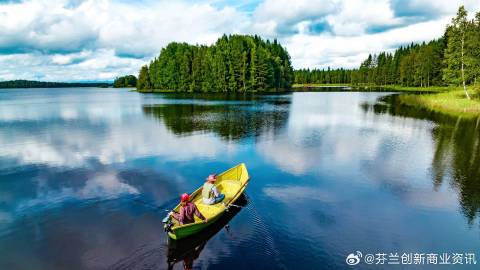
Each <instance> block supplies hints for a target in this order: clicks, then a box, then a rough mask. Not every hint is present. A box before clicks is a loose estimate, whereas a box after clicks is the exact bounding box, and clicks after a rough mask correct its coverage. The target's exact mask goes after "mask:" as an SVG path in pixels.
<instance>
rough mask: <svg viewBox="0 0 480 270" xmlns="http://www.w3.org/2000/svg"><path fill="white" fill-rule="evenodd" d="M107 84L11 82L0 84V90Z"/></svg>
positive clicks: (100, 85) (103, 84)
mask: <svg viewBox="0 0 480 270" xmlns="http://www.w3.org/2000/svg"><path fill="white" fill-rule="evenodd" d="M109 86H110V84H109V83H104V82H92V83H87V82H85V83H83V82H82V83H66V82H41V81H28V80H12V81H3V82H0V88H63V87H109Z"/></svg>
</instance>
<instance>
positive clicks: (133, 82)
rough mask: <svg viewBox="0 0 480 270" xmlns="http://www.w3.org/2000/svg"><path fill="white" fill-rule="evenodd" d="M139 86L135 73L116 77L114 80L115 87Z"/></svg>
mask: <svg viewBox="0 0 480 270" xmlns="http://www.w3.org/2000/svg"><path fill="white" fill-rule="evenodd" d="M135 86H137V77H135V76H134V75H126V76H122V77H118V78H115V80H114V81H113V87H115V88H120V87H135Z"/></svg>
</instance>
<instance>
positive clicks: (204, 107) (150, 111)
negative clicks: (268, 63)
mask: <svg viewBox="0 0 480 270" xmlns="http://www.w3.org/2000/svg"><path fill="white" fill-rule="evenodd" d="M222 97H223V100H225V97H224V96H220V97H218V98H219V99H222ZM208 98H209V100H212V97H211V96H209V97H208ZM252 98H254V97H249V98H246V97H245V96H243V98H242V99H238V98H235V99H232V98H229V99H228V101H231V103H228V102H227V103H225V101H223V102H222V104H216V103H209V104H198V103H187V104H182V103H174V104H162V105H145V106H143V112H144V113H145V114H146V115H149V116H153V117H155V118H158V119H160V120H161V121H162V122H163V123H164V124H165V126H166V127H167V128H168V129H170V130H171V131H172V132H173V133H174V134H176V135H189V134H192V133H194V132H197V131H204V132H214V133H216V134H217V135H219V136H220V137H221V138H223V139H225V140H240V139H244V138H246V137H250V136H253V137H257V136H259V135H261V134H263V133H265V132H267V131H269V132H270V131H271V132H273V133H274V134H276V133H277V132H278V131H279V130H280V129H281V128H282V127H284V126H285V123H286V122H287V119H288V111H289V106H290V98H289V97H285V99H282V98H278V97H277V98H275V99H273V98H268V96H267V97H266V98H265V99H264V100H262V102H258V101H256V102H249V100H251V99H252ZM180 99H181V97H180ZM255 99H258V98H255ZM213 100H215V99H213Z"/></svg>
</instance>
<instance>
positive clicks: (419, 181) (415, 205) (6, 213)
mask: <svg viewBox="0 0 480 270" xmlns="http://www.w3.org/2000/svg"><path fill="white" fill-rule="evenodd" d="M390 95H391V93H362V92H315V93H288V94H282V95H263V96H262V95H237V96H234V95H219V94H217V95H214V94H209V95H198V94H197V95H195V96H193V95H187V94H183V95H172V94H139V93H136V92H130V91H129V90H128V89H101V88H67V89H10V90H1V89H0V266H1V269H183V268H184V266H187V267H189V264H193V268H194V269H207V268H208V269H231V270H234V269H384V268H386V267H387V263H388V262H393V259H394V258H395V256H394V255H395V254H397V255H398V257H397V259H398V258H399V257H400V256H402V255H403V254H404V253H405V254H407V255H408V254H414V253H419V254H424V256H427V254H439V255H440V254H443V253H448V254H452V253H461V254H463V256H464V258H463V261H462V262H463V264H462V265H459V264H456V265H453V264H451V265H442V266H441V267H439V268H440V269H452V268H455V269H456V268H458V267H459V266H461V267H460V268H462V269H463V268H465V269H475V268H476V266H475V265H473V264H468V261H467V255H466V254H470V255H468V257H470V258H471V253H474V254H475V256H477V257H478V256H480V234H479V232H480V228H479V219H478V215H479V209H480V123H479V121H475V120H464V119H451V118H448V117H442V116H440V115H435V114H431V113H428V112H421V111H418V110H413V109H408V108H404V107H402V106H401V105H399V104H398V102H396V99H395V96H393V97H392V96H390ZM241 162H245V163H246V165H247V168H248V170H249V173H250V176H251V180H250V184H249V185H248V187H247V189H246V194H245V197H244V198H242V200H243V204H242V206H243V208H242V209H238V210H236V211H233V212H232V213H229V215H230V216H229V217H228V218H226V219H225V220H223V221H222V222H223V224H219V225H218V226H217V228H216V229H214V230H211V231H209V232H207V233H206V235H205V236H201V237H203V238H201V237H200V239H197V240H195V241H196V242H193V240H192V243H185V244H184V245H183V246H182V245H178V244H177V245H176V246H172V244H171V243H170V244H169V243H168V242H167V237H166V234H165V233H164V231H163V226H162V219H163V218H164V216H165V213H166V212H165V211H164V209H169V208H171V207H173V206H174V205H176V203H177V201H178V198H179V195H180V194H181V193H183V192H192V191H193V190H195V189H196V188H197V187H198V186H200V185H201V184H202V183H203V181H204V179H205V177H206V176H207V175H208V174H210V173H214V172H216V173H219V172H222V171H224V170H226V169H228V168H230V167H232V166H234V165H236V164H238V163H241ZM227 224H228V226H226V227H225V225H227ZM357 251H359V252H361V253H362V257H359V258H361V261H360V263H359V264H358V265H356V266H348V265H347V263H346V258H347V256H348V255H349V254H351V253H353V255H355V256H359V255H358V253H357ZM382 253H385V254H386V257H387V261H380V259H379V256H381V255H378V254H382ZM391 253H392V254H391ZM367 254H372V255H374V256H375V261H373V263H372V264H371V265H370V264H368V263H366V262H365V261H364V260H365V259H366V258H367V256H366V255H367ZM424 258H426V257H424ZM476 259H478V258H476ZM452 260H453V258H452V259H451V261H450V263H453V261H452ZM382 262H383V265H382ZM471 262H472V261H470V263H471ZM377 263H378V264H377ZM457 263H458V261H457ZM429 266H434V265H433V262H432V261H430V264H427V261H425V262H424V263H422V264H418V265H417V266H416V267H415V266H412V267H410V268H413V269H423V268H429ZM169 267H170V268H169ZM397 268H398V269H408V267H407V266H398V267H397Z"/></svg>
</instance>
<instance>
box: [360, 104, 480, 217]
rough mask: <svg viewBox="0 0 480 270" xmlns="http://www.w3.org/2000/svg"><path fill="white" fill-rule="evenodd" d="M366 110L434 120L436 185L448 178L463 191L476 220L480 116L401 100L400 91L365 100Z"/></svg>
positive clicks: (464, 209)
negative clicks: (370, 101)
mask: <svg viewBox="0 0 480 270" xmlns="http://www.w3.org/2000/svg"><path fill="white" fill-rule="evenodd" d="M362 108H363V109H364V111H365V112H370V111H373V112H374V113H376V114H385V113H388V114H390V115H394V116H401V117H411V118H416V119H425V120H429V121H433V122H434V123H435V124H436V125H435V127H434V128H433V129H432V138H433V142H434V156H433V159H432V178H433V179H432V181H433V185H434V188H435V189H437V190H438V188H439V187H440V186H441V185H442V184H443V183H444V182H445V181H449V183H448V184H449V185H451V186H453V187H454V188H455V189H457V190H458V192H459V200H460V205H461V209H462V212H463V214H464V216H465V217H466V218H467V220H468V222H469V224H472V223H473V221H474V220H475V218H476V217H478V215H479V212H480V117H478V118H476V119H472V118H468V119H467V118H462V117H453V116H447V115H443V114H438V113H435V112H431V111H427V110H424V109H419V108H414V107H409V106H405V105H402V104H400V102H399V100H398V95H391V96H386V97H383V98H381V99H380V100H378V102H377V103H376V104H374V105H371V104H366V103H365V104H362Z"/></svg>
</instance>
